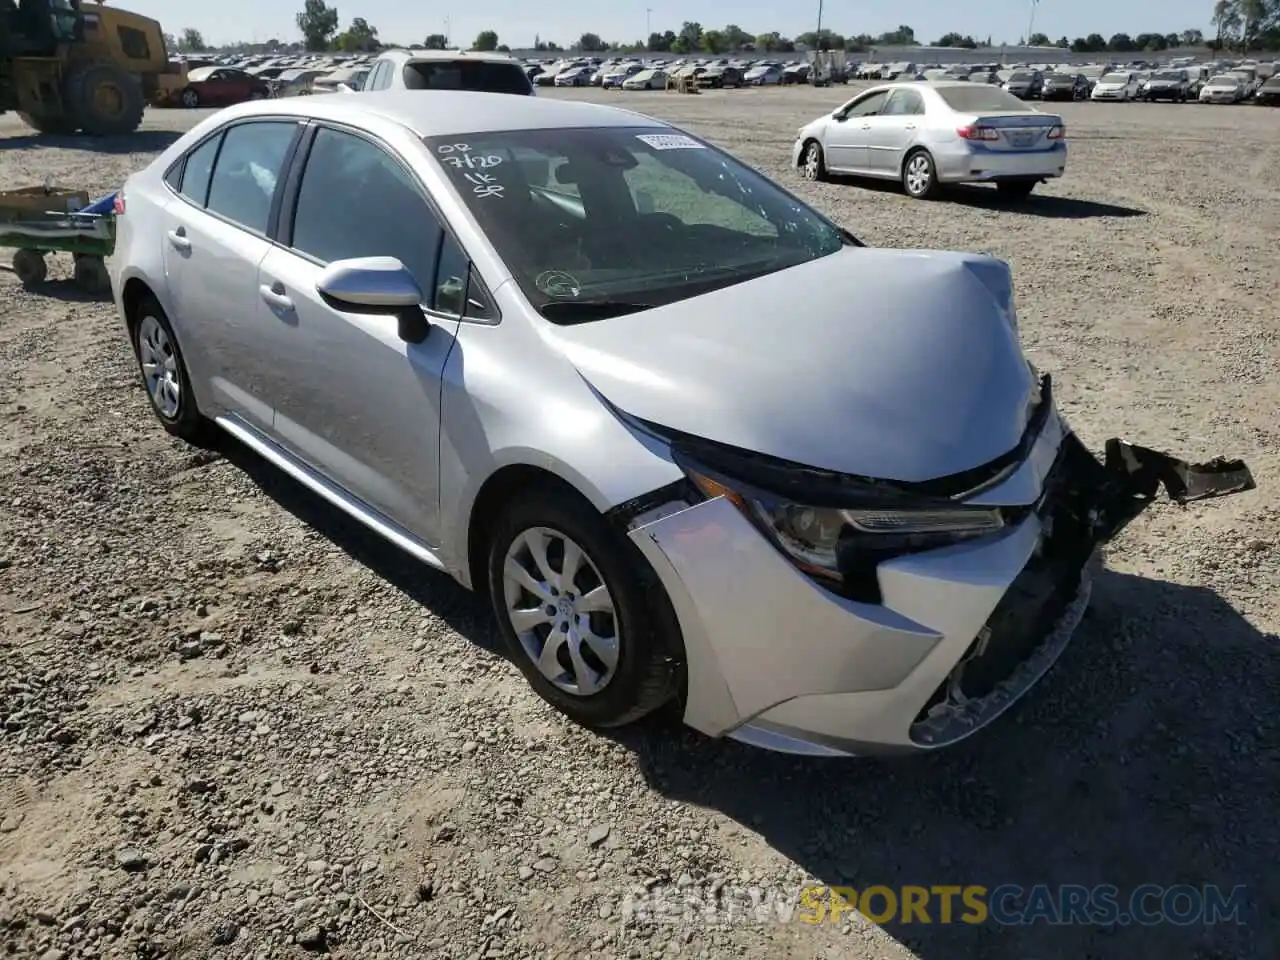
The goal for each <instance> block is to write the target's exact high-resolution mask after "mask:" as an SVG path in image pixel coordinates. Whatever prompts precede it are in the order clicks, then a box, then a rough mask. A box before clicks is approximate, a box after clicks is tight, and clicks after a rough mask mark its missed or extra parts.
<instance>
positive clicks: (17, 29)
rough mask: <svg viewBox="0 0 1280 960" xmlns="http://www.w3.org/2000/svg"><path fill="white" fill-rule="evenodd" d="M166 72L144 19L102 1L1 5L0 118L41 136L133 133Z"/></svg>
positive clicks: (160, 43)
mask: <svg viewBox="0 0 1280 960" xmlns="http://www.w3.org/2000/svg"><path fill="white" fill-rule="evenodd" d="M171 69H172V68H171V67H170V66H169V57H168V54H167V52H166V51H165V46H164V34H163V33H162V32H161V29H160V24H159V23H157V22H156V21H155V20H152V19H150V18H149V17H143V16H139V15H138V14H136V13H128V12H126V11H124V10H116V9H114V8H110V7H107V6H106V5H105V4H104V3H103V2H101V0H98V2H95V3H89V4H85V3H82V0H0V113H3V112H5V111H8V110H12V111H15V112H16V113H17V114H18V115H19V116H20V117H22V119H23V120H24V121H25V122H26V123H27V124H28V125H30V126H32V127H35V129H37V130H39V131H40V132H41V133H76V132H81V133H86V134H89V135H91V136H114V135H117V134H124V133H131V132H133V131H134V130H136V129H137V128H138V125H139V124H140V123H141V122H142V111H143V108H144V107H145V106H146V104H147V101H148V100H149V99H150V97H151V96H152V94H153V93H154V91H155V89H156V87H157V86H158V85H159V83H160V81H159V77H160V75H161V74H164V73H167V72H169V71H170V70H171Z"/></svg>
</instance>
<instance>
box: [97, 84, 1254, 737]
mask: <svg viewBox="0 0 1280 960" xmlns="http://www.w3.org/2000/svg"><path fill="white" fill-rule="evenodd" d="M117 211H118V212H117V221H118V238H117V245H116V252H115V255H114V256H113V257H112V259H111V264H110V269H111V273H112V279H113V286H114V290H115V297H116V305H117V308H118V310H119V313H120V316H121V318H122V321H123V325H124V328H125V329H126V330H127V332H128V336H129V340H130V342H131V344H132V347H133V349H134V351H135V353H136V356H137V360H138V365H139V369H140V371H141V376H142V380H143V383H144V384H145V386H146V389H147V395H148V396H149V398H150V402H151V405H152V407H153V409H154V412H155V415H156V416H157V418H158V419H159V421H160V423H161V425H162V426H163V427H164V428H165V429H166V430H168V431H169V432H170V433H172V434H174V435H176V436H178V437H182V438H185V439H187V440H190V441H193V442H196V443H214V442H217V441H218V440H219V439H220V438H223V439H225V437H226V436H228V435H229V436H230V437H232V438H235V439H236V440H237V441H239V442H240V443H241V444H243V445H244V446H246V447H248V448H249V449H250V450H252V451H255V452H256V453H257V454H259V455H260V456H262V457H264V458H265V459H266V460H267V461H269V462H270V463H272V464H274V465H275V466H276V467H278V468H279V469H281V470H283V471H284V472H285V473H287V474H289V475H291V476H292V477H294V478H295V479H296V480H297V481H299V482H301V483H302V484H304V485H306V486H307V487H309V488H310V489H312V490H313V491H315V492H317V493H318V494H319V495H320V496H322V497H324V498H326V499H327V500H328V501H329V502H331V503H332V504H334V505H335V506H336V507H337V508H339V509H340V510H342V511H345V512H346V513H348V514H349V515H351V516H352V517H354V518H355V519H357V520H358V521H360V522H361V523H363V524H365V525H366V526H368V527H369V528H370V529H372V530H373V531H375V532H376V533H378V534H380V535H381V536H383V537H385V538H386V539H387V540H389V541H390V542H391V543H393V544H395V545H397V546H398V547H400V548H402V549H403V550H405V551H407V552H408V553H409V554H411V555H412V556H414V557H416V558H418V559H419V560H420V561H422V563H423V564H424V565H425V566H426V567H430V568H434V569H436V570H439V571H443V572H444V573H446V574H448V575H449V576H452V577H454V578H456V579H457V580H458V581H460V582H461V583H462V584H464V585H465V586H468V587H471V588H473V589H475V590H476V591H478V592H480V593H481V594H482V595H483V596H484V597H486V598H487V600H488V602H489V603H490V604H491V605H492V608H493V611H494V614H495V615H496V618H497V622H498V625H499V629H500V630H501V633H502V636H503V638H504V640H505V643H506V647H507V649H508V651H509V653H510V656H511V658H512V660H513V662H514V663H515V664H516V665H518V667H519V668H520V669H521V670H522V671H523V672H524V674H525V676H526V677H527V678H528V679H529V681H530V683H531V684H532V686H533V688H534V689H535V690H536V691H537V692H538V693H539V694H540V695H541V696H542V697H544V698H545V699H546V700H547V701H549V702H550V703H551V704H553V705H555V706H556V707H558V708H559V709H560V710H562V711H563V712H564V713H566V714H568V715H569V716H570V717H573V718H574V719H576V720H578V721H580V722H583V723H585V724H589V725H593V726H600V727H607V726H616V725H619V724H623V723H627V722H629V721H633V720H636V719H637V718H639V717H641V716H644V715H645V714H647V713H649V712H651V711H653V710H655V709H656V708H658V707H660V706H662V705H664V704H667V703H670V702H674V703H675V704H677V705H678V706H679V709H680V710H681V711H682V712H683V716H684V718H685V720H686V721H687V722H688V723H689V724H691V725H692V726H693V727H695V728H697V729H699V730H701V731H704V732H705V733H707V734H710V735H713V736H732V737H736V738H738V739H740V740H743V741H746V742H749V743H754V744H757V745H760V746H764V747H769V748H774V749H780V750H791V751H799V752H807V753H816V754H836V755H849V754H859V753H864V752H874V751H913V750H917V751H918V750H928V749H935V748H938V747H942V746H944V745H947V744H950V743H954V742H955V741H957V740H960V739H962V738H963V737H965V736H967V735H969V734H970V733H972V732H973V731H974V730H977V729H978V728H980V727H982V726H983V725H985V724H986V723H988V722H989V721H990V720H992V719H993V718H994V717H996V716H997V715H999V714H1000V713H1001V712H1002V711H1003V710H1004V709H1005V708H1006V707H1007V706H1008V705H1009V704H1010V703H1011V702H1013V701H1014V700H1015V699H1016V698H1017V697H1019V696H1020V695H1021V694H1023V693H1024V692H1025V691H1026V690H1027V689H1028V688H1030V687H1031V686H1032V684H1033V683H1034V682H1035V681H1036V680H1037V678H1038V677H1040V675H1041V674H1043V673H1044V671H1045V670H1046V669H1048V667H1049V666H1050V664H1051V663H1052V662H1053V661H1054V659H1055V658H1056V657H1057V656H1058V654H1059V653H1060V651H1061V650H1062V649H1063V646H1064V644H1065V643H1066V642H1067V639H1068V638H1069V637H1070V635H1071V632H1072V630H1073V629H1074V628H1075V626H1076V624H1077V622H1078V620H1079V619H1080V616H1081V613H1082V611H1083V610H1084V608H1085V605H1086V604H1087V603H1088V599H1089V584H1090V579H1089V577H1090V571H1091V569H1092V566H1093V564H1094V563H1095V560H1094V557H1095V551H1096V548H1097V547H1098V545H1099V544H1101V543H1103V542H1105V541H1107V540H1108V539H1109V538H1110V537H1111V536H1112V535H1113V534H1114V533H1115V532H1116V531H1117V530H1118V529H1119V528H1120V527H1121V526H1123V525H1124V524H1125V523H1126V522H1127V521H1129V520H1131V519H1132V518H1133V517H1134V516H1135V515H1136V514H1137V513H1138V512H1139V511H1141V510H1142V509H1143V507H1144V506H1145V505H1146V504H1147V503H1148V502H1149V501H1150V500H1151V499H1152V498H1153V497H1154V496H1155V495H1156V494H1157V492H1158V488H1159V486H1160V484H1162V483H1163V485H1164V486H1165V488H1166V489H1167V491H1168V492H1169V494H1170V495H1171V496H1173V497H1174V498H1175V499H1178V500H1187V499H1194V498H1197V497H1204V496H1211V495H1215V494H1223V493H1229V492H1233V491H1236V490H1241V489H1246V488H1249V487H1250V486H1252V480H1251V478H1250V476H1249V472H1248V470H1247V468H1246V467H1245V466H1244V465H1243V464H1242V463H1239V462H1226V461H1215V462H1213V463H1210V464H1207V465H1202V466H1198V467H1197V466H1191V465H1188V464H1186V463H1183V462H1181V461H1178V460H1175V459H1173V458H1170V457H1167V456H1164V455H1162V454H1158V453H1155V452H1153V451H1150V450H1147V449H1144V448H1142V447H1136V446H1132V445H1129V444H1126V443H1122V442H1120V441H1118V440H1117V441H1112V442H1111V443H1109V444H1108V446H1107V449H1106V453H1105V457H1104V458H1102V459H1097V458H1095V457H1094V456H1093V455H1092V454H1090V452H1089V451H1088V450H1087V449H1086V448H1085V447H1084V446H1083V445H1082V444H1081V442H1080V441H1079V440H1078V439H1076V437H1075V436H1074V435H1073V434H1072V433H1071V430H1070V429H1069V428H1068V426H1067V425H1066V424H1065V422H1064V421H1063V419H1062V417H1061V415H1060V414H1059V412H1058V410H1057V408H1056V407H1055V405H1054V398H1053V390H1052V387H1051V383H1050V380H1049V378H1048V376H1047V375H1042V374H1041V373H1039V372H1037V371H1036V370H1035V369H1033V368H1032V366H1031V365H1030V364H1029V363H1028V361H1027V359H1026V357H1025V356H1024V355H1023V352H1022V350H1021V347H1020V345H1019V337H1018V323H1017V316H1016V313H1015V309H1014V298H1013V286H1012V283H1011V280H1010V273H1009V269H1008V267H1006V265H1005V264H1004V263H1002V262H1000V261H998V260H995V259H992V258H990V257H987V256H980V255H977V254H969V253H948V252H941V251H926V250H919V251H912V250H891V249H872V248H869V247H867V246H865V245H864V244H862V243H861V242H859V241H858V240H857V239H856V238H855V237H854V236H853V235H851V234H850V233H849V232H848V231H846V230H845V229H843V228H841V227H840V226H838V225H837V224H835V223H833V222H831V221H830V220H828V219H827V218H826V217H824V216H822V215H821V214H819V213H818V212H816V211H814V210H813V209H811V208H809V207H808V206H806V205H805V204H804V203H802V202H801V201H800V200H798V199H797V198H796V197H794V196H792V195H791V194H790V193H788V192H787V191H786V190H784V189H783V188H781V187H779V186H777V185H776V184H774V183H773V182H771V181H769V180H768V179H766V178H764V177H763V176H761V175H760V174H759V173H757V172H755V171H754V170H752V169H751V168H750V167H748V166H746V165H745V164H743V163H740V162H739V161H737V160H735V159H734V158H733V157H731V156H729V155H728V154H726V153H724V152H722V151H720V150H718V149H716V148H715V147H713V146H712V145H710V144H708V143H706V142H704V141H702V140H700V139H698V138H696V137H693V136H690V135H688V134H686V133H684V132H682V131H680V130H678V129H674V128H672V127H670V126H667V125H665V124H662V123H660V122H658V121H656V120H651V119H647V118H645V117H642V116H639V115H638V114H636V113H634V112H631V111H626V110H618V109H613V108H609V107H604V106H598V105H590V104H585V103H573V102H568V101H561V100H551V99H533V98H524V97H510V96H504V95H501V94H484V93H464V92H440V93H438V94H435V95H433V96H426V97H424V96H422V95H421V94H418V93H413V92H386V93H369V94H367V95H362V96H360V97H309V98H308V97H304V98H299V99H294V100H288V101H278V102H266V103H261V104H255V105H244V106H241V107H236V108H233V109H230V110H226V111H223V112H221V113H218V114H216V115H215V116H212V117H210V118H207V119H205V120H204V121H203V122H201V123H200V124H199V125H198V126H197V127H196V128H195V129H194V130H192V131H191V132H190V133H188V134H186V135H185V136H183V137H182V138H181V139H180V140H178V141H177V142H176V143H175V144H173V145H172V146H171V147H170V148H169V149H167V150H166V151H165V152H164V153H163V154H162V155H161V156H160V157H159V158H158V159H157V160H156V161H155V162H154V163H152V164H151V165H150V166H149V167H147V168H146V169H145V170H144V171H142V172H140V173H138V174H136V175H134V176H133V177H131V178H130V179H129V180H128V182H127V183H126V185H125V187H124V190H123V191H122V194H121V195H120V196H119V198H118V203H117ZM798 292H799V293H798ZM425 575H429V574H428V573H427V571H426V570H424V576H425Z"/></svg>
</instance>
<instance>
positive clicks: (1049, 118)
mask: <svg viewBox="0 0 1280 960" xmlns="http://www.w3.org/2000/svg"><path fill="white" fill-rule="evenodd" d="M1066 138H1067V130H1066V127H1065V125H1064V124H1063V121H1062V118H1061V117H1060V116H1058V115H1057V114H1052V113H1043V112H1041V111H1039V110H1036V109H1034V108H1033V107H1031V106H1030V105H1029V104H1027V103H1024V102H1023V101H1022V100H1019V99H1018V98H1017V97H1015V96H1014V95H1013V94H1011V93H1008V92H1007V91H1005V90H1002V89H1000V88H999V87H996V86H988V85H985V84H974V83H969V82H966V81H949V82H938V83H896V84H888V85H885V86H879V87H873V88H872V89H870V90H867V91H865V92H863V93H860V94H858V95H857V96H856V97H854V98H853V99H852V100H850V101H849V102H848V103H846V104H844V105H843V106H841V107H839V108H838V109H836V110H835V111H834V112H833V113H830V114H826V115H824V116H821V117H819V118H818V119H816V120H814V121H812V122H811V123H808V124H806V125H805V126H803V127H801V128H800V129H799V130H798V131H797V132H796V141H795V144H794V146H793V148H792V152H791V162H792V164H793V165H794V166H796V167H799V168H800V170H801V172H802V174H803V175H804V177H805V178H806V179H808V180H821V179H823V178H825V177H826V176H827V175H828V174H832V173H839V174H855V175H858V176H866V177H877V178H880V179H885V180H899V181H901V183H902V186H903V189H904V190H905V191H906V192H907V194H908V195H909V196H912V197H917V198H924V197H930V196H933V195H934V194H936V193H937V192H938V191H939V188H941V187H942V186H944V185H946V184H949V183H995V184H996V186H997V187H998V188H999V190H1000V192H1001V193H1004V194H1008V195H1010V196H1013V197H1025V196H1027V195H1028V194H1030V193H1031V191H1032V190H1033V189H1035V185H1036V184H1037V183H1041V182H1043V181H1045V180H1049V179H1053V178H1055V177H1060V176H1062V175H1063V173H1064V172H1065V171H1066V168H1067V140H1066Z"/></svg>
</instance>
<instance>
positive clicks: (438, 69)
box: [404, 60, 533, 94]
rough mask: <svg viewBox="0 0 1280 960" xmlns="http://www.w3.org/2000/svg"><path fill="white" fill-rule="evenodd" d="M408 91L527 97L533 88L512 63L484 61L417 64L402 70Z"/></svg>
mask: <svg viewBox="0 0 1280 960" xmlns="http://www.w3.org/2000/svg"><path fill="white" fill-rule="evenodd" d="M404 83H405V86H406V87H408V88H409V89H410V90H473V91H478V92H481V93H517V94H530V93H532V92H533V85H532V84H531V83H530V82H529V77H528V75H527V74H526V73H525V72H524V70H522V69H521V68H520V65H519V64H516V63H494V62H492V61H488V60H417V61H410V62H409V63H407V64H405V67H404Z"/></svg>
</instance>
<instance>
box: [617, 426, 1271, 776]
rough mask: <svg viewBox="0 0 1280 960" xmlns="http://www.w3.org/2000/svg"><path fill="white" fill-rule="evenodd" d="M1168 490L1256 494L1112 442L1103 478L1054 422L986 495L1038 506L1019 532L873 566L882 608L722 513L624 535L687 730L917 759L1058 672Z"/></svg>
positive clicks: (786, 746) (1222, 464)
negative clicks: (641, 563)
mask: <svg viewBox="0 0 1280 960" xmlns="http://www.w3.org/2000/svg"><path fill="white" fill-rule="evenodd" d="M1161 486H1164V487H1165V489H1166V491H1167V492H1168V494H1169V495H1170V497H1171V498H1172V499H1174V500H1175V501H1177V502H1187V501H1189V500H1194V499H1203V498H1206V497H1210V496H1222V495H1225V494H1228V493H1234V492H1239V491H1242V490H1247V489H1252V487H1253V480H1252V477H1251V476H1250V474H1249V471H1248V469H1247V467H1245V466H1244V464H1242V463H1240V462H1238V461H1230V462H1227V461H1214V462H1213V463H1210V464H1202V465H1196V466H1193V465H1189V464H1186V463H1183V462H1182V461H1178V460H1175V459H1173V458H1170V457H1167V456H1165V455H1163V454H1158V453H1155V452H1154V451H1150V450H1146V449H1145V448H1142V447H1136V446H1132V445H1129V444H1126V443H1123V442H1122V441H1119V440H1112V441H1109V442H1108V444H1107V453H1106V459H1105V461H1102V462H1100V461H1098V460H1097V459H1095V458H1094V457H1093V456H1092V455H1091V454H1089V452H1088V451H1087V450H1086V449H1085V448H1084V447H1083V445H1082V444H1080V442H1079V441H1078V440H1077V439H1076V438H1075V437H1074V435H1072V434H1071V433H1070V432H1069V431H1068V430H1067V429H1066V428H1065V427H1064V426H1063V425H1062V424H1061V421H1060V420H1059V419H1058V418H1057V417H1056V415H1055V416H1053V417H1051V418H1050V420H1049V421H1048V423H1047V424H1046V426H1045V428H1044V430H1043V431H1042V433H1041V436H1040V437H1039V439H1038V440H1037V442H1036V443H1035V445H1034V446H1033V448H1032V450H1031V452H1030V453H1029V455H1028V457H1027V459H1026V460H1025V461H1024V462H1023V463H1022V464H1021V465H1020V466H1019V467H1018V468H1017V469H1016V470H1015V471H1014V472H1013V474H1012V475H1010V476H1009V477H1008V478H1007V479H1006V480H1005V481H1004V482H1003V483H1002V484H1001V485H1000V486H999V487H996V488H994V489H991V490H988V491H986V492H985V493H983V494H981V495H980V498H981V502H983V503H987V504H992V505H994V504H1014V505H1024V506H1030V505H1033V504H1034V509H1033V510H1032V511H1031V512H1030V513H1029V514H1028V515H1027V517H1026V519H1025V520H1023V521H1022V522H1021V523H1019V524H1018V525H1017V526H1015V527H1013V528H1012V529H1008V530H1006V531H1004V532H1002V533H1001V534H999V535H997V536H994V537H991V538H987V539H984V540H981V541H973V542H970V543H967V544H962V545H958V546H953V547H947V548H943V549H938V550H932V551H928V552H925V553H919V554H915V555H911V556H904V557H900V558H897V559H894V560H890V561H887V562H884V563H882V564H880V566H879V567H878V569H877V577H878V580H879V586H880V592H881V595H882V598H883V601H882V602H881V603H878V604H869V603H859V602H855V601H853V600H849V599H847V598H845V597H842V596H838V595H837V594H835V593H832V592H831V591H829V590H827V589H825V588H823V587H821V586H819V585H818V584H816V583H815V582H814V581H813V580H811V579H810V578H809V577H807V576H805V575H804V574H802V573H800V572H799V571H798V570H797V569H796V567H795V566H793V565H792V563H791V562H790V561H789V560H788V559H786V558H785V557H784V556H783V555H782V554H781V553H780V552H779V551H778V550H777V549H775V548H774V547H773V546H772V545H771V544H770V543H768V542H767V541H766V540H765V539H764V537H763V536H762V535H761V534H760V533H759V532H758V531H757V530H756V528H755V527H754V526H753V524H752V523H751V522H750V521H749V520H747V519H746V518H745V517H744V516H743V514H742V513H741V512H739V510H738V509H737V508H736V507H735V506H733V505H732V504H731V503H730V502H729V501H728V500H726V499H724V498H723V497H719V498H715V499H711V500H706V501H703V502H700V503H697V504H695V505H693V506H689V505H687V504H674V505H671V506H669V507H668V508H667V509H664V510H659V511H657V512H651V513H650V514H648V515H646V516H643V517H641V518H639V519H638V520H636V521H634V522H633V525H632V529H631V531H630V536H631V538H632V540H633V542H635V543H636V545H637V546H638V547H639V549H640V550H641V552H642V553H643V554H644V555H645V556H646V558H647V559H648V561H649V563H650V564H651V566H652V567H653V569H654V570H655V572H656V573H657V575H658V577H659V578H660V580H661V581H662V583H663V586H664V587H665V588H666V590H667V593H668V595H669V596H670V598H671V601H672V605H673V607H674V609H675V611H676V615H677V618H678V620H679V623H680V627H681V630H682V633H683V637H684V644H685V654H686V660H685V664H684V668H685V674H686V678H687V696H686V700H685V714H684V717H685V721H686V722H687V723H689V724H690V725H691V726H693V727H694V728H696V729H698V730H701V731H702V732H704V733H707V734H709V735H711V736H726V735H727V736H731V737H733V738H735V739H738V740H741V741H744V742H747V743H751V744H754V745H757V746H761V747H765V748H769V749H774V750H781V751H785V752H792V753H801V754H808V755H825V756H853V755H864V754H873V753H895V752H918V751H927V750H934V749H938V748H940V747H943V746H947V745H949V744H952V743H955V742H957V741H959V740H962V739H964V738H965V737H968V736H969V735H971V734H972V733H974V732H975V731H977V730H979V729H981V728H982V727H983V726H985V725H986V724H988V723H990V722H991V721H992V720H994V719H995V718H996V717H998V716H999V715H1000V714H1001V713H1003V712H1004V711H1005V710H1006V709H1007V708H1008V707H1009V706H1010V705H1011V704H1013V703H1014V702H1015V701H1016V700H1017V699H1018V698H1019V697H1020V696H1022V694H1024V693H1025V692H1026V691H1027V690H1028V689H1030V688H1031V687H1032V686H1033V685H1034V684H1035V682H1036V681H1037V680H1038V679H1039V678H1040V677H1041V676H1042V675H1043V674H1044V673H1045V671H1047V670H1048V669H1049V667H1050V666H1052V664H1053V662H1054V661H1055V660H1056V659H1057V657H1058V655H1059V654H1060V653H1061V652H1062V650H1063V649H1064V648H1065V647H1066V644H1067V642H1068V641H1069V639H1070V637H1071V634H1072V632H1073V631H1074V629H1075V627H1076V625H1077V623H1078V622H1079V620H1080V617H1081V616H1082V615H1083V612H1084V610H1085V607H1086V606H1087V604H1088V600H1089V582H1090V581H1089V578H1090V571H1091V568H1092V567H1093V565H1095V564H1096V551H1097V548H1098V547H1099V546H1101V545H1102V544H1103V543H1105V542H1106V541H1108V540H1109V539H1111V538H1112V537H1113V536H1114V535H1115V534H1116V533H1117V532H1118V531H1119V530H1120V529H1121V528H1123V526H1124V525H1125V524H1126V523H1128V522H1129V521H1130V520H1131V519H1133V517H1135V516H1137V515H1138V514H1139V513H1140V512H1141V511H1142V510H1143V509H1144V508H1145V507H1146V505H1147V504H1148V503H1150V502H1151V501H1152V500H1153V499H1154V498H1155V496H1156V495H1157V493H1158V491H1159V488H1160V487H1161ZM977 499H978V498H972V499H971V502H976V501H977Z"/></svg>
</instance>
